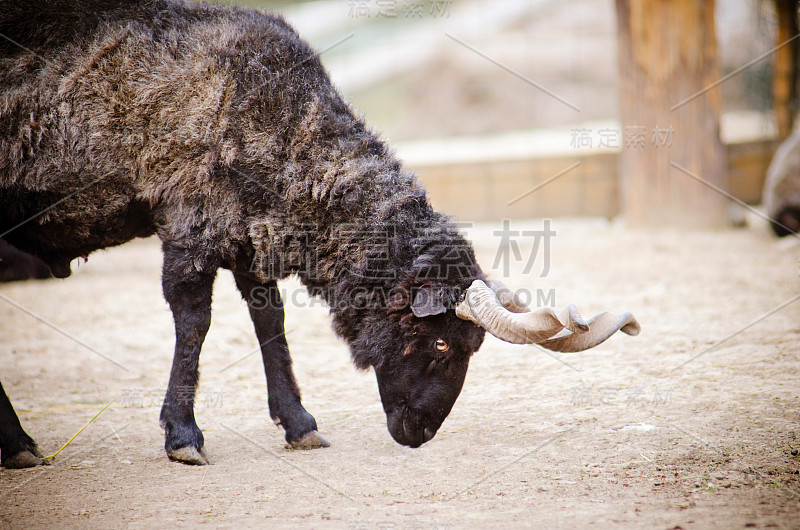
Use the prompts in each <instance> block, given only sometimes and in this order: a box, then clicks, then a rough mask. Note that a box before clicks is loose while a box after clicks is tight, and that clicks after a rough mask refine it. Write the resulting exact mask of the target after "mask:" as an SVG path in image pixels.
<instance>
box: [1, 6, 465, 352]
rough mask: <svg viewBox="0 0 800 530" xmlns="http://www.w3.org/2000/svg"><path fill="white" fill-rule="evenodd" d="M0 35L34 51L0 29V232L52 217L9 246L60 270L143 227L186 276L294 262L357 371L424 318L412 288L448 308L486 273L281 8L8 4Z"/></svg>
mask: <svg viewBox="0 0 800 530" xmlns="http://www.w3.org/2000/svg"><path fill="white" fill-rule="evenodd" d="M0 32H2V33H3V34H4V35H6V36H7V37H8V38H10V39H12V40H13V41H16V42H17V43H20V44H22V45H23V46H24V47H25V48H27V50H26V49H23V48H22V47H20V46H18V45H16V44H14V43H12V42H9V41H8V40H6V39H2V40H0V232H2V231H5V230H7V229H9V228H10V227H13V226H15V225H17V224H18V223H21V222H22V221H24V220H26V219H28V218H30V217H32V216H34V215H36V214H38V213H39V212H40V211H42V210H46V211H45V213H43V214H41V215H39V216H38V217H36V218H35V219H34V220H33V221H30V222H28V223H27V224H24V225H23V226H21V227H20V228H18V229H16V230H13V231H11V232H10V233H9V234H8V235H7V236H6V239H7V240H8V241H9V242H10V243H12V244H13V245H15V246H16V247H18V248H20V249H21V250H24V251H27V252H30V253H32V254H34V255H36V256H38V257H40V258H41V259H43V260H44V261H45V262H46V263H47V264H48V265H49V266H50V267H51V269H52V271H53V273H54V274H55V275H56V276H59V277H65V276H68V275H69V273H70V262H71V261H72V260H73V259H75V258H76V257H79V256H88V254H89V253H91V252H93V251H94V250H97V249H101V248H105V247H108V246H112V245H117V244H121V243H124V242H126V241H128V240H130V239H132V238H134V237H143V236H148V235H151V234H153V233H157V234H158V236H159V237H160V238H161V240H162V241H163V242H164V243H165V244H169V245H171V246H172V247H173V248H182V249H187V250H188V251H189V252H187V255H189V256H191V259H184V260H183V261H182V262H181V263H180V269H181V270H179V271H177V272H180V273H185V274H189V273H191V272H193V271H199V272H206V271H213V270H216V269H217V268H218V267H225V268H232V269H233V268H241V264H242V263H247V265H248V267H251V269H250V270H251V271H252V272H254V273H255V275H256V277H257V278H258V279H259V280H261V281H267V280H272V279H280V278H283V277H286V276H288V275H290V274H297V275H298V276H299V277H300V279H301V280H302V281H303V283H304V284H305V285H306V286H307V287H308V289H309V290H310V291H311V292H312V293H313V294H316V295H320V296H322V297H323V298H324V299H325V300H326V301H327V302H328V303H329V304H330V306H331V310H332V313H333V316H334V328H335V330H336V332H337V333H338V334H339V335H340V336H342V337H343V338H345V339H346V340H347V341H348V342H349V343H350V344H351V345H353V346H358V347H354V348H353V355H354V360H355V361H356V364H357V365H358V366H360V367H362V368H363V367H367V366H369V365H374V364H375V363H376V362H377V361H379V359H377V358H376V356H380V355H382V353H381V352H382V351H384V350H385V347H386V346H387V345H388V343H389V342H390V341H396V340H398V339H399V338H400V337H398V336H396V334H397V333H398V332H402V333H403V334H407V336H410V335H412V334H413V333H414V329H412V328H414V326H419V325H422V322H423V320H422V319H414V318H413V316H412V315H411V313H410V311H409V310H408V302H409V300H410V299H412V297H413V294H414V289H415V288H417V287H418V286H421V285H423V284H428V285H431V284H432V285H435V286H440V287H441V288H442V293H444V297H445V302H446V305H447V306H448V307H452V304H453V302H455V301H456V300H457V299H458V297H459V296H461V294H462V293H463V291H464V290H465V289H466V288H467V287H468V286H469V284H470V283H471V282H472V280H473V279H475V278H476V277H479V276H481V272H480V269H479V267H478V265H477V264H476V263H475V258H474V255H473V251H472V249H471V247H470V246H469V244H468V243H466V242H465V241H464V239H463V238H462V237H461V236H460V235H459V234H458V231H457V229H456V227H455V226H454V224H452V223H451V222H450V221H449V220H448V219H447V218H446V217H444V216H443V215H441V214H439V213H437V212H435V211H434V210H432V209H431V207H430V205H429V203H428V200H427V198H426V194H425V191H424V189H423V188H422V186H421V185H420V184H419V182H418V181H417V179H416V178H415V176H414V175H413V174H412V173H410V172H409V171H407V170H405V169H403V168H402V166H401V164H400V163H399V162H398V160H397V159H396V158H395V156H394V155H393V154H392V153H391V152H390V151H389V149H388V148H387V147H386V145H385V144H384V143H383V142H382V141H381V140H380V139H379V138H378V137H377V136H376V135H375V134H374V133H373V132H371V131H369V130H368V129H367V128H366V127H365V125H364V123H363V122H362V120H361V119H360V118H359V117H357V116H356V115H355V114H354V112H353V111H352V110H351V109H350V108H349V107H348V105H347V104H346V103H345V102H344V101H343V100H342V98H341V97H340V96H339V95H338V94H337V92H336V91H335V89H334V88H333V86H332V85H331V82H330V81H329V79H328V76H327V74H326V72H325V69H324V68H323V67H322V65H321V63H320V61H319V58H318V56H317V55H316V54H315V52H314V51H313V50H312V49H311V48H310V47H309V46H308V45H307V44H305V43H304V42H303V41H302V40H301V39H300V38H299V37H298V35H297V34H296V33H295V32H294V30H293V29H292V28H291V27H290V26H289V25H288V24H287V23H286V22H285V21H284V20H283V19H282V18H281V17H280V16H276V15H266V14H263V13H260V12H258V11H253V10H246V9H238V8H230V7H222V6H215V5H196V4H192V3H188V2H175V1H171V0H170V1H167V0H153V1H143V2H126V1H121V0H118V1H110V0H106V1H103V0H91V1H82V2H76V1H66V0H51V1H44V0H36V1H33V2H27V1H26V2H21V1H3V2H0ZM58 201H61V202H58ZM53 204H55V206H52V207H51V208H49V209H47V208H48V207H50V206H51V205H53ZM376 234H377V235H376ZM376 238H377V239H376ZM381 238H383V239H381ZM379 239H380V241H378V240H379ZM376 271H377V273H376ZM387 304H389V305H390V307H387ZM387 315H389V316H390V318H393V319H394V320H395V321H396V322H398V323H400V324H401V325H400V326H399V327H396V326H392V327H390V328H387V327H386V326H385V323H384V322H383V321H384V320H385V318H386V317H387ZM369 326H374V327H376V329H375V332H374V335H372V336H371V337H369V336H363V335H362V336H361V338H360V339H359V331H360V330H361V329H363V328H364V327H369ZM378 328H380V329H378ZM359 340H361V341H362V342H363V341H366V342H367V343H366V344H356V343H358V341H359ZM370 341H371V343H370ZM380 346H383V347H384V350H382V349H381V347H380Z"/></svg>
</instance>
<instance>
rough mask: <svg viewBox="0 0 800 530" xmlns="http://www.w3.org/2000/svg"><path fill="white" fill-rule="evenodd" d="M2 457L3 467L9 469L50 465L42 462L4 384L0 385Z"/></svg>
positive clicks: (0, 449)
mask: <svg viewBox="0 0 800 530" xmlns="http://www.w3.org/2000/svg"><path fill="white" fill-rule="evenodd" d="M0 457H2V462H3V466H5V467H7V468H8V469H20V468H23V467H33V466H39V465H42V464H49V462H48V461H47V460H42V455H41V454H40V453H39V450H38V449H37V447H36V442H34V441H33V438H31V437H30V436H28V434H27V433H26V432H25V431H24V430H22V425H20V423H19V418H18V417H17V413H16V412H14V407H12V406H11V401H10V400H9V399H8V396H7V395H6V392H5V390H3V384H2V383H0Z"/></svg>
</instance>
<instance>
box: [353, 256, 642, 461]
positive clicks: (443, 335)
mask: <svg viewBox="0 0 800 530" xmlns="http://www.w3.org/2000/svg"><path fill="white" fill-rule="evenodd" d="M452 248H453V247H451V251H449V252H448V253H447V254H442V253H441V252H437V253H432V252H427V253H425V254H423V255H422V256H420V257H419V258H417V260H416V261H415V263H414V267H413V273H412V274H409V275H408V276H407V277H406V278H405V279H404V280H403V281H401V282H400V284H399V287H398V288H397V289H396V290H394V292H393V293H392V294H391V296H390V297H389V299H388V301H387V302H388V303H387V304H385V305H384V306H383V307H382V309H381V310H376V311H371V312H369V313H370V314H368V315H367V316H366V317H365V318H364V319H363V320H362V322H361V324H362V325H361V329H360V330H359V332H358V334H357V336H356V337H355V340H353V341H351V348H352V352H353V358H354V360H355V361H356V364H357V365H359V366H360V367H361V368H367V367H369V366H372V367H373V368H374V370H375V375H376V376H377V380H378V389H379V392H380V395H381V401H382V403H383V408H384V411H385V412H386V419H387V426H388V428H389V432H390V433H391V435H392V437H393V438H394V439H395V440H396V441H397V442H398V443H401V444H403V445H409V446H411V447H418V446H420V445H422V444H423V443H425V442H427V441H429V440H430V439H431V438H433V436H434V435H435V434H436V431H437V430H438V429H439V427H440V426H441V425H442V422H443V421H444V420H445V418H446V417H447V415H448V414H449V413H450V410H451V409H452V408H453V405H454V404H455V401H456V399H457V398H458V395H459V394H460V393H461V388H462V386H463V384H464V380H465V378H466V375H467V368H468V367H469V361H470V357H471V356H472V354H473V353H474V352H475V351H477V350H478V348H479V347H480V346H481V344H482V342H483V338H484V335H485V333H486V331H488V332H489V333H491V334H492V335H494V336H496V337H498V338H500V339H502V340H504V341H507V342H511V343H515V344H539V345H541V346H543V347H545V348H548V349H550V350H554V351H561V352H573V351H581V350H585V349H588V348H592V347H594V346H596V345H598V344H600V343H601V342H603V341H604V340H606V339H607V338H608V337H610V336H611V335H613V334H614V333H616V332H617V331H618V330H622V331H623V332H625V333H628V334H630V335H635V334H637V333H638V332H639V324H638V323H637V322H636V320H635V319H634V318H633V316H632V315H631V314H630V313H622V314H613V313H600V314H598V315H596V316H595V317H593V318H592V319H590V320H588V321H585V320H584V319H583V318H582V317H581V315H580V314H579V313H578V311H577V310H576V308H575V307H574V306H567V307H565V308H563V309H561V310H553V309H551V308H542V309H538V310H535V311H531V310H529V309H528V307H526V306H525V305H524V304H523V303H521V302H520V301H519V300H518V299H517V298H516V297H515V296H514V293H513V292H512V291H511V290H510V289H508V288H507V287H505V286H504V285H503V284H502V283H500V282H497V281H488V280H484V279H483V275H482V273H481V272H480V268H479V267H478V266H477V265H476V264H475V258H474V254H473V252H472V248H471V247H469V245H464V246H461V247H460V248H458V250H456V251H453V250H452Z"/></svg>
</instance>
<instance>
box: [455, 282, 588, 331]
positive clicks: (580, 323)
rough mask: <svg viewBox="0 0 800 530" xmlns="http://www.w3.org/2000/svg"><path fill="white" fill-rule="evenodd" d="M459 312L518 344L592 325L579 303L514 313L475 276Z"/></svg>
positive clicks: (458, 306)
mask: <svg viewBox="0 0 800 530" xmlns="http://www.w3.org/2000/svg"><path fill="white" fill-rule="evenodd" d="M456 315H457V316H458V317H459V318H463V319H464V320H470V321H472V322H474V323H475V324H477V325H479V326H480V327H482V328H483V329H485V330H486V331H488V332H489V333H491V334H492V335H494V336H495V337H497V338H498V339H501V340H504V341H506V342H511V343H514V344H531V343H538V342H542V341H544V340H547V339H549V338H550V337H553V336H554V335H556V334H557V333H559V332H560V331H562V330H563V329H565V328H566V329H568V330H570V331H572V332H573V333H583V332H585V331H587V330H588V329H589V326H588V325H587V324H586V322H584V320H583V318H582V317H581V315H580V314H579V313H578V310H577V309H575V306H572V305H570V306H567V307H564V308H562V309H560V310H559V311H554V310H553V309H551V308H549V307H545V308H542V309H537V310H536V311H531V312H525V313H512V312H511V311H509V310H508V309H506V308H505V307H503V305H502V304H501V303H500V300H498V298H497V296H496V295H495V293H494V291H493V290H492V289H491V287H489V286H488V285H486V284H485V283H484V282H482V281H481V280H475V281H473V282H472V285H470V287H469V289H467V293H466V296H465V298H464V300H463V301H462V302H460V303H459V304H458V305H457V306H456Z"/></svg>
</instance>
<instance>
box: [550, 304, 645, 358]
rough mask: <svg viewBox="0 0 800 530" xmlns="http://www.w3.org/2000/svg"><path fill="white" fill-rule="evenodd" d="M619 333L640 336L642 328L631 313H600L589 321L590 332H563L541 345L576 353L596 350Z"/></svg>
mask: <svg viewBox="0 0 800 530" xmlns="http://www.w3.org/2000/svg"><path fill="white" fill-rule="evenodd" d="M617 331H622V332H623V333H627V334H628V335H638V334H639V331H641V327H640V326H639V323H638V322H637V321H636V319H635V318H634V317H633V315H631V314H630V313H606V312H603V313H598V314H596V315H595V316H593V317H592V318H590V319H589V331H587V332H585V333H572V332H569V331H563V332H561V333H559V334H558V335H556V336H555V337H553V338H550V339H547V340H545V341H542V342H540V343H539V346H543V347H545V348H547V349H548V350H553V351H560V352H575V351H583V350H588V349H589V348H594V347H595V346H597V345H598V344H600V343H601V342H603V341H605V340H606V339H607V338H609V337H610V336H611V335H613V334H614V333H616V332H617Z"/></svg>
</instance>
